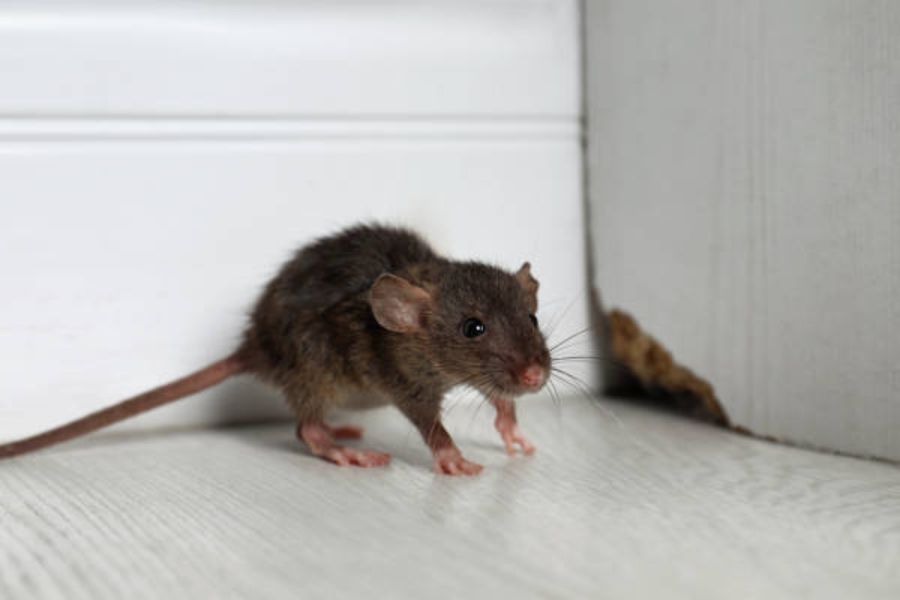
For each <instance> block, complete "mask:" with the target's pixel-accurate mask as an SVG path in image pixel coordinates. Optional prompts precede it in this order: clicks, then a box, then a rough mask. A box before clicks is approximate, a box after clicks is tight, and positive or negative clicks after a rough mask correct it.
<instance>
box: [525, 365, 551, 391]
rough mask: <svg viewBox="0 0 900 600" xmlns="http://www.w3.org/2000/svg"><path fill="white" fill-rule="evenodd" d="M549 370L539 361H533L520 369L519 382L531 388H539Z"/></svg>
mask: <svg viewBox="0 0 900 600" xmlns="http://www.w3.org/2000/svg"><path fill="white" fill-rule="evenodd" d="M546 376H547V371H546V369H544V367H542V366H541V365H539V364H538V363H532V364H530V365H528V366H527V367H525V368H524V369H522V370H521V371H519V383H521V384H522V385H524V386H526V387H530V388H539V387H541V386H542V385H543V384H544V378H545V377H546Z"/></svg>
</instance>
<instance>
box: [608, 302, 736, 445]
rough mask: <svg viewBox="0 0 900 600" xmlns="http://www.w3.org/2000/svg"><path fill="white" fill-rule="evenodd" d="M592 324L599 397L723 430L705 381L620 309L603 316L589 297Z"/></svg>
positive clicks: (723, 418)
mask: <svg viewBox="0 0 900 600" xmlns="http://www.w3.org/2000/svg"><path fill="white" fill-rule="evenodd" d="M591 304H592V310H591V313H592V320H593V323H594V326H595V328H596V330H597V331H598V332H599V334H600V336H599V337H600V343H601V344H602V345H603V348H602V353H603V356H606V357H609V359H610V360H605V361H603V392H604V393H605V394H606V395H608V396H612V397H616V398H623V399H635V400H639V401H642V402H646V403H648V404H654V405H660V406H664V407H667V408H669V409H671V410H674V411H676V412H678V413H682V414H684V415H687V416H689V417H692V418H695V419H699V420H702V421H706V422H709V423H714V424H716V425H721V426H724V427H728V426H729V425H730V421H729V419H728V415H727V413H726V412H725V409H724V408H723V407H722V405H721V403H720V402H719V400H718V399H717V398H716V395H715V390H714V389H713V386H712V385H710V383H709V382H708V381H706V380H705V379H703V378H702V377H700V376H698V375H697V374H695V373H694V372H693V371H691V370H690V369H688V368H687V367H685V366H684V365H681V364H679V363H678V361H676V360H675V359H674V358H673V356H672V353H671V352H669V351H668V350H667V349H666V348H665V346H663V345H662V344H661V343H660V342H659V341H658V340H656V339H655V338H654V337H653V336H651V335H650V334H648V333H647V332H645V331H644V330H643V329H642V328H641V326H640V325H639V324H638V322H637V320H636V319H635V318H634V317H632V316H631V315H630V314H628V313H627V312H625V311H623V310H621V309H612V310H609V311H605V310H604V309H603V305H602V303H601V301H600V296H599V294H598V293H597V292H596V290H595V291H593V293H592V300H591Z"/></svg>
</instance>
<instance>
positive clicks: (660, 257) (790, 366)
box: [587, 0, 900, 459]
mask: <svg viewBox="0 0 900 600" xmlns="http://www.w3.org/2000/svg"><path fill="white" fill-rule="evenodd" d="M587 20H588V42H589V48H588V71H587V72H588V89H589V97H590V103H589V128H590V155H589V173H590V186H591V190H590V195H591V199H592V224H591V230H592V233H593V238H594V244H595V247H596V253H597V269H596V277H597V283H598V285H599V288H600V290H601V292H602V294H603V298H604V301H605V303H606V304H607V306H621V307H623V308H625V309H626V310H628V311H630V312H632V313H633V314H634V315H635V316H636V317H637V319H638V320H639V321H640V322H641V323H642V325H643V326H644V327H645V328H646V329H647V330H648V331H649V332H651V333H652V334H654V335H656V336H658V337H659V339H660V340H661V341H662V342H663V343H664V344H665V345H667V346H668V347H669V348H670V349H671V350H672V351H673V353H674V355H675V357H676V358H677V359H680V360H681V361H683V362H684V363H686V364H687V365H688V366H689V367H691V368H692V369H695V370H696V371H697V372H698V373H699V374H700V375H702V376H704V377H706V378H708V379H709V380H710V381H711V383H712V384H713V385H714V386H715V388H716V390H717V392H718V395H719V398H720V400H721V401H722V402H723V404H724V405H725V407H726V408H727V410H728V412H729V414H730V415H731V417H732V418H733V420H734V422H735V423H737V424H740V425H744V426H746V427H749V428H750V429H752V430H753V431H756V432H758V433H761V434H767V435H773V436H776V437H779V438H783V439H788V440H793V441H797V442H801V443H808V444H813V445H817V446H823V447H826V448H831V449H835V450H841V451H846V452H852V453H858V454H871V455H877V456H883V457H892V458H894V459H900V4H898V3H897V2H892V1H889V0H886V1H874V0H872V1H870V0H864V1H857V2H846V1H839V0H829V1H823V0H765V1H761V2H753V3H748V2H743V1H740V0H722V1H700V0H690V1H687V2H678V3H669V2H653V1H650V0H605V1H600V0H597V1H591V0H589V1H588V2H587Z"/></svg>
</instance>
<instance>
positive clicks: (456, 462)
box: [434, 448, 484, 475]
mask: <svg viewBox="0 0 900 600" xmlns="http://www.w3.org/2000/svg"><path fill="white" fill-rule="evenodd" d="M483 468H484V467H482V466H481V465H479V464H477V463H473V462H470V461H468V460H466V459H465V458H463V456H462V454H460V452H459V450H458V449H456V448H444V449H441V450H438V451H437V452H435V453H434V470H435V472H436V473H440V474H442V475H478V474H479V473H481V470H482V469H483Z"/></svg>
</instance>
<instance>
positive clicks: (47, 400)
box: [0, 0, 585, 439]
mask: <svg viewBox="0 0 900 600" xmlns="http://www.w3.org/2000/svg"><path fill="white" fill-rule="evenodd" d="M53 4H54V3H41V4H40V7H35V6H32V5H30V4H29V3H21V4H15V3H14V4H9V5H4V6H3V7H2V8H0V39H2V40H3V44H4V51H3V52H2V53H0V72H3V73H4V83H3V85H2V87H0V113H2V118H0V208H2V219H0V273H2V274H3V281H4V284H3V290H4V293H3V294H2V295H0V364H2V365H3V377H2V378H0V439H5V438H12V437H17V436H20V435H24V434H27V433H31V432H34V431H37V430H39V429H43V428H46V427H48V426H50V425H54V424H57V423H59V422H62V421H64V420H67V419H69V418H72V417H75V416H79V415H80V414H82V413H83V412H85V411H86V410H91V409H96V408H100V407H102V406H104V405H106V404H108V403H110V402H112V401H115V400H118V399H121V398H123V397H125V396H127V395H130V394H133V393H135V392H138V391H141V390H143V389H145V388H147V387H149V386H152V385H155V384H158V383H160V382H162V381H165V380H167V379H169V378H172V377H175V376H178V375H181V374H183V373H185V372H186V371H188V370H191V369H193V368H195V367H199V366H201V365H203V364H204V363H206V362H207V361H210V360H213V359H215V358H217V357H220V356H222V355H223V354H224V353H226V352H227V351H229V350H230V349H231V348H232V347H233V345H234V344H235V342H236V340H237V339H238V336H239V334H240V331H241V329H242V327H243V323H244V314H245V312H246V310H247V309H248V308H249V306H250V304H251V302H252V300H253V298H254V296H255V294H256V292H257V291H258V290H259V288H260V286H261V285H262V284H263V283H264V282H265V280H266V279H267V277H269V276H270V275H271V274H272V273H274V271H275V269H276V268H277V267H278V266H279V264H280V263H281V261H282V260H284V259H285V258H286V257H287V256H288V254H289V253H290V252H291V251H292V250H293V249H294V248H295V247H297V246H298V245H300V244H302V243H304V242H305V241H308V240H310V239H311V238H313V237H315V236H319V235H322V234H325V233H329V232H331V231H334V230H335V229H336V228H339V227H342V226H344V225H347V224H349V223H352V222H354V221H357V220H360V219H373V218H377V219H384V220H393V221H397V222H400V223H405V224H408V225H412V226H414V227H417V228H419V229H420V230H421V231H422V232H423V233H424V234H425V235H426V236H427V237H429V238H430V239H431V240H432V241H433V242H434V243H435V244H436V245H437V246H438V248H439V249H441V250H443V251H445V252H447V253H448V254H450V255H452V256H457V257H461V258H462V257H464V258H479V259H484V260H489V261H495V262H498V263H499V264H501V265H504V266H507V267H510V268H515V267H518V266H519V265H520V264H521V262H522V261H523V260H526V259H530V260H532V262H533V263H534V269H535V272H536V274H537V275H538V277H539V278H540V279H541V282H542V292H541V294H542V302H543V310H542V312H543V314H542V316H543V317H544V320H545V321H548V320H551V318H552V317H553V316H554V315H560V314H562V313H563V312H564V310H565V309H566V307H568V306H569V305H570V304H571V305H572V307H571V308H570V309H569V310H568V312H566V313H565V316H563V317H562V319H563V322H562V323H561V324H560V326H559V327H558V329H557V331H558V333H559V335H562V334H564V333H566V332H573V331H575V330H577V329H580V328H581V327H582V326H583V324H584V322H585V307H584V302H583V300H584V291H585V286H584V283H583V268H584V266H583V264H584V263H583V257H582V242H581V236H580V231H581V228H582V226H583V223H582V214H581V190H580V177H581V174H580V149H579V142H578V140H579V121H578V119H579V114H578V106H579V104H578V103H579V82H578V47H577V35H576V34H577V23H576V15H575V12H576V11H575V5H574V3H573V2H569V1H562V0H559V1H536V0H535V1H520V2H506V3H495V2H475V1H469V2H463V3H460V2H454V3H450V2H436V1H435V2H412V1H395V2H377V3H374V2H373V3H358V2H350V1H342V2H329V3H321V2H290V3H286V2H275V1H269V2H251V1H250V0H247V1H246V2H230V3H227V5H225V4H222V3H209V4H197V3H191V4H187V3H183V2H174V1H172V2H139V3H128V5H127V6H125V7H122V6H119V5H118V4H116V3H102V2H83V1H82V2H67V3H58V5H56V6H54V5H53ZM376 5H377V6H376ZM535 82H540V83H541V84H542V85H535ZM273 414H284V412H283V409H282V408H281V407H280V403H279V402H278V401H277V400H276V399H275V398H273V397H271V395H267V394H265V393H262V392H261V391H260V388H258V387H256V386H254V385H252V384H248V383H231V384H226V385H224V386H222V387H221V388H220V389H218V390H216V391H214V392H211V393H206V394H204V395H203V396H202V397H201V398H197V399H193V400H191V401H189V402H185V403H182V404H178V405H174V406H172V407H169V408H165V409H162V410H160V411H159V412H158V413H156V414H153V415H150V416H148V417H146V418H142V419H140V420H138V421H136V422H135V423H134V424H132V426H137V427H144V426H147V425H149V424H165V425H183V424H196V423H208V422H214V421H215V422H219V421H223V420H235V419H244V418H257V417H260V416H265V415H273Z"/></svg>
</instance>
